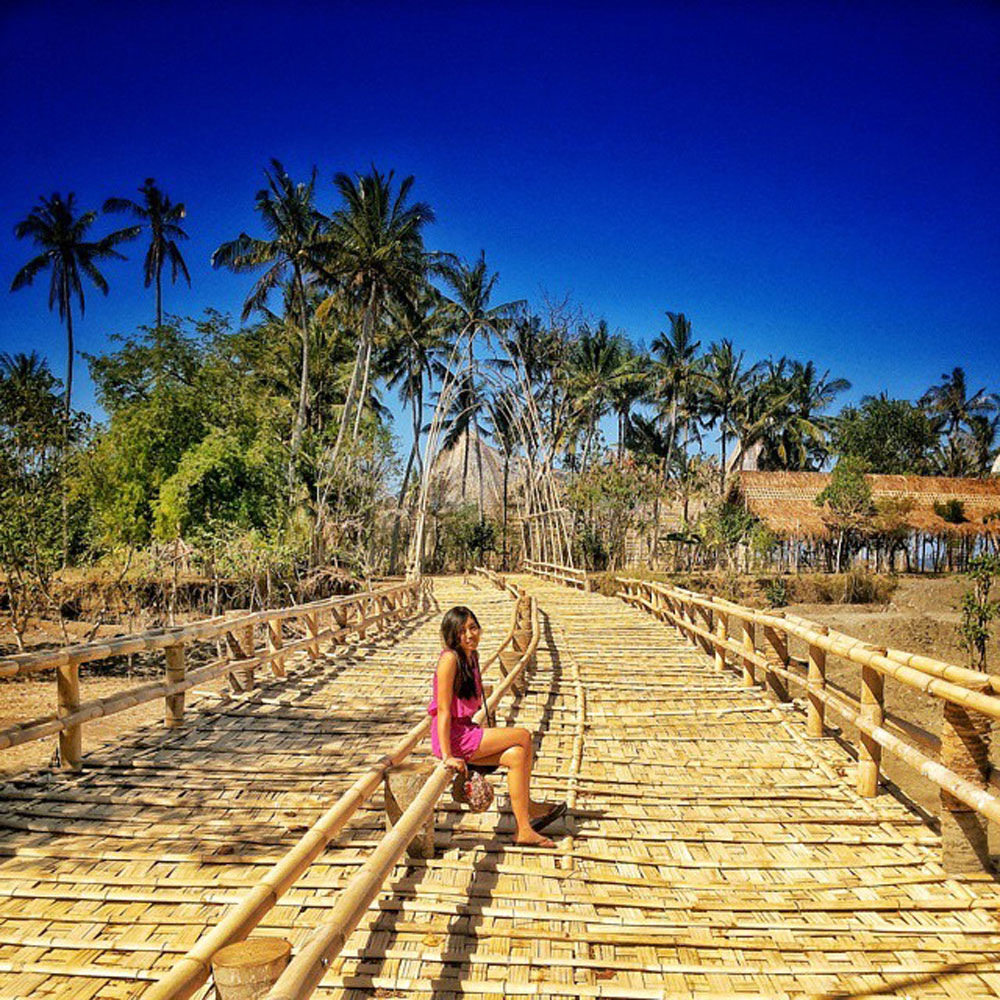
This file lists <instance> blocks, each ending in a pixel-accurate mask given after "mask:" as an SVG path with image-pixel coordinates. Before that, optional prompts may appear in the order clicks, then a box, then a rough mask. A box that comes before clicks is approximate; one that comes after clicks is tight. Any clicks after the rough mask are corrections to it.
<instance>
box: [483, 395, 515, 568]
mask: <svg viewBox="0 0 1000 1000" xmlns="http://www.w3.org/2000/svg"><path fill="white" fill-rule="evenodd" d="M519 410H520V404H519V403H518V397H517V394H516V393H515V392H514V391H513V389H507V390H504V391H503V392H499V393H496V394H495V395H494V396H493V397H492V398H491V399H490V401H489V404H488V418H487V419H488V423H487V429H488V432H489V434H490V437H492V438H493V440H494V441H495V442H496V443H497V445H498V446H499V448H500V454H501V455H503V541H502V543H501V550H502V551H501V564H500V565H501V569H504V570H506V569H507V507H508V504H507V497H508V488H509V483H510V460H511V459H512V458H513V457H514V452H515V451H516V449H517V446H518V443H519V442H520V440H521V426H520V417H519Z"/></svg>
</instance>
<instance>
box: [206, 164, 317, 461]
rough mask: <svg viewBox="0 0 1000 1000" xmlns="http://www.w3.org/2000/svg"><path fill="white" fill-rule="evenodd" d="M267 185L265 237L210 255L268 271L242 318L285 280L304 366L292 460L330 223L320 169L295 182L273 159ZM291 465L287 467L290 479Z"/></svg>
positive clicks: (262, 210)
mask: <svg viewBox="0 0 1000 1000" xmlns="http://www.w3.org/2000/svg"><path fill="white" fill-rule="evenodd" d="M264 177H265V179H266V180H267V187H265V188H261V189H260V190H259V191H258V192H257V197H256V204H255V207H256V209H257V212H258V213H259V214H260V217H261V221H262V222H263V224H264V229H265V230H266V232H267V234H268V235H267V237H266V238H264V239H261V238H258V237H255V236H249V235H247V234H246V233H240V235H239V236H238V237H237V238H236V239H235V240H230V241H229V242H227V243H223V244H221V245H220V246H219V247H218V248H217V249H216V251H215V253H213V254H212V266H213V267H228V268H229V269H230V270H232V271H235V272H237V273H241V272H245V271H257V270H259V269H260V268H266V270H265V271H264V273H263V274H262V275H261V276H260V278H259V279H258V280H257V283H256V284H255V285H254V287H253V290H252V291H251V293H250V294H249V295H248V296H247V298H246V301H245V302H244V303H243V314H242V317H243V319H244V320H246V319H247V318H248V317H249V316H250V314H251V313H252V312H254V311H255V310H258V309H263V307H264V305H265V302H266V300H267V297H268V295H269V294H270V293H271V292H272V291H273V290H274V289H276V288H279V287H281V286H282V285H284V284H285V283H287V282H290V283H291V288H292V296H293V299H294V302H295V305H296V312H297V314H298V326H299V335H300V337H301V341H302V364H301V370H300V378H299V404H298V410H297V412H296V417H295V423H294V424H293V426H292V441H291V456H292V458H291V461H292V462H294V459H295V456H296V454H297V453H298V450H299V446H300V444H301V441H302V432H303V430H304V428H305V425H306V420H307V419H308V411H309V314H308V303H307V293H306V281H307V277H308V276H309V275H310V274H311V273H312V270H313V268H314V267H315V266H316V261H317V258H318V256H319V255H321V254H322V252H323V250H324V249H325V247H326V243H325V235H324V234H325V228H326V220H325V219H324V217H323V215H322V213H321V212H319V211H318V210H317V209H316V207H315V205H314V203H313V196H314V191H315V187H316V169H315V167H314V168H313V171H312V174H311V175H310V177H309V180H308V182H305V183H302V182H300V183H295V182H294V181H293V180H292V178H291V177H290V176H289V175H288V173H287V171H286V170H285V168H284V167H283V166H282V165H281V163H280V162H279V161H278V160H276V159H272V160H271V169H270V170H265V171H264ZM291 470H292V465H291V463H290V464H289V480H291Z"/></svg>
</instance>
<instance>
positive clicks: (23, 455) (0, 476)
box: [0, 352, 66, 649]
mask: <svg viewBox="0 0 1000 1000" xmlns="http://www.w3.org/2000/svg"><path fill="white" fill-rule="evenodd" d="M59 388H60V386H59V381H58V379H56V378H54V377H53V375H52V373H51V372H50V371H49V369H48V365H47V364H46V363H45V362H44V361H43V360H41V358H39V356H38V355H37V354H36V353H34V352H32V353H31V354H28V355H25V354H17V355H14V356H11V355H9V354H0V508H2V510H3V516H2V517H0V574H2V583H3V590H4V593H5V597H6V602H5V605H6V606H5V609H4V610H5V613H6V616H7V618H8V620H9V622H10V625H11V628H12V631H13V633H14V638H15V641H16V643H17V646H18V649H24V635H25V633H26V631H27V628H28V625H29V623H30V620H31V618H32V616H33V615H35V614H36V613H37V612H38V611H39V610H40V609H41V607H42V606H44V605H48V606H49V607H50V608H57V602H55V600H54V599H53V593H52V588H51V581H52V577H53V575H54V573H55V572H56V570H57V569H58V568H59V564H60V560H61V556H62V551H63V550H62V546H61V517H60V510H61V507H60V497H61V495H62V491H61V490H60V488H59V486H60V480H61V474H60V473H61V470H60V465H61V456H62V451H63V447H64V443H65V430H66V422H65V418H64V415H63V413H62V412H61V406H60V400H59V395H58V390H59Z"/></svg>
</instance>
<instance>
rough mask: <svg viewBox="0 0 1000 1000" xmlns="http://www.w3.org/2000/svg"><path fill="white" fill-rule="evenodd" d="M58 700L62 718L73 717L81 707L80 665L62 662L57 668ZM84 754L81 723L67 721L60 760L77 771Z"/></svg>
mask: <svg viewBox="0 0 1000 1000" xmlns="http://www.w3.org/2000/svg"><path fill="white" fill-rule="evenodd" d="M56 701H57V704H58V710H57V711H58V714H59V716H60V717H61V718H62V719H67V718H70V719H71V718H72V717H73V716H74V715H75V714H76V713H77V711H78V710H79V708H80V665H79V664H78V663H66V664H60V665H59V667H58V668H57V670H56ZM82 756H83V735H82V732H81V729H80V724H79V723H66V724H65V726H64V728H62V729H61V731H60V733H59V760H60V761H61V762H62V766H63V767H64V768H66V769H67V770H71V771H76V770H78V769H79V767H80V762H81V758H82Z"/></svg>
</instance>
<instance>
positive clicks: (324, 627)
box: [0, 580, 429, 769]
mask: <svg viewBox="0 0 1000 1000" xmlns="http://www.w3.org/2000/svg"><path fill="white" fill-rule="evenodd" d="M428 587H429V582H428V581H426V580H424V581H422V582H421V581H408V582H406V583H399V584H393V585H391V586H388V587H381V588H378V589H376V590H371V591H366V592H365V593H362V594H353V595H350V596H347V597H331V598H325V599H324V600H321V601H313V602H311V603H309V604H300V605H296V606H294V607H288V608H280V609H275V610H272V611H256V612H252V613H237V614H235V615H225V616H220V617H216V618H208V619H205V620H202V621H198V622H193V623H191V624H189V625H180V626H177V627H176V628H169V629H158V630H155V631H150V632H142V633H139V634H136V635H127V636H121V637H119V638H115V639H110V640H108V641H105V642H91V643H85V644H81V645H77V646H69V647H66V648H64V649H56V650H46V651H45V652H41V653H21V654H17V655H15V656H8V657H4V658H2V659H0V678H2V677H24V676H27V675H29V674H34V673H38V672H39V671H42V670H51V669H54V670H55V671H56V711H55V713H53V714H52V715H48V716H44V717H42V718H35V719H30V720H27V721H25V722H20V723H17V724H15V725H13V726H9V727H7V728H6V729H3V730H0V750H4V749H6V748H8V747H13V746H18V745H19V744H22V743H28V742H31V741H32V740H39V739H43V738H45V737H47V736H53V735H55V734H58V736H59V751H60V759H61V761H62V765H63V767H65V768H70V769H75V768H78V767H80V765H81V759H82V749H83V748H82V743H83V741H82V729H83V726H84V724H85V723H87V722H90V721H92V720H94V719H98V718H102V717H106V716H109V715H113V714H115V713H117V712H122V711H125V710H126V709H130V708H134V707H135V706H136V705H142V704H144V703H146V702H149V701H153V700H155V699H157V698H163V699H164V703H165V709H164V722H165V725H166V726H167V727H168V728H172V727H176V726H179V725H181V723H182V721H183V717H184V693H185V692H186V691H187V690H189V689H190V688H192V687H195V686H196V685H198V684H203V683H205V682H206V681H209V680H213V679H214V678H216V677H219V676H221V675H223V674H225V673H229V674H231V677H232V681H231V682H232V684H233V685H234V687H236V688H237V689H238V690H245V689H247V688H248V687H252V686H253V672H254V670H255V669H256V668H257V667H265V666H266V667H269V668H270V670H271V672H272V674H273V675H274V676H276V677H283V676H284V675H285V666H284V665H285V661H286V660H287V659H288V658H289V657H290V656H291V655H292V654H293V653H296V652H298V651H300V650H305V652H306V654H307V656H308V657H309V658H311V659H316V658H318V656H319V646H320V643H321V642H323V643H337V642H343V641H346V640H347V638H348V637H349V636H352V635H356V636H359V637H361V638H363V637H364V636H365V634H366V632H367V631H368V630H369V629H372V628H380V627H383V626H385V625H386V624H388V623H390V622H393V621H396V620H398V619H400V618H402V617H405V616H407V615H409V614H412V613H414V612H415V611H416V610H417V609H418V608H419V606H420V604H421V599H422V597H423V595H424V594H425V593H427V588H428ZM286 626H288V627H289V630H291V629H292V628H295V630H296V632H297V634H295V635H292V636H286V635H285V627H286ZM258 631H259V632H260V633H261V638H262V639H263V644H262V648H261V649H259V650H258V649H257V633H258ZM212 640H216V641H221V642H223V643H224V644H225V648H226V654H225V655H224V656H221V657H218V656H217V657H216V658H214V659H213V660H211V661H210V662H209V663H207V664H206V665H204V666H201V667H197V668H195V669H193V670H191V669H188V668H187V660H188V649H189V647H190V646H191V645H192V644H194V643H197V642H205V641H212ZM158 651H162V652H163V657H164V679H163V680H159V681H153V682H151V683H147V684H141V685H138V686H136V687H134V688H131V689H129V690H126V691H121V692H119V693H117V694H113V695H110V696H107V697H104V698H97V699H93V700H91V701H86V702H85V701H82V699H81V683H80V667H81V666H82V665H83V664H87V663H97V662H100V661H102V660H108V659H111V658H113V657H117V656H125V655H128V654H132V653H140V652H158Z"/></svg>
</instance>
